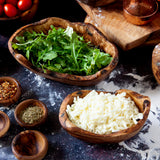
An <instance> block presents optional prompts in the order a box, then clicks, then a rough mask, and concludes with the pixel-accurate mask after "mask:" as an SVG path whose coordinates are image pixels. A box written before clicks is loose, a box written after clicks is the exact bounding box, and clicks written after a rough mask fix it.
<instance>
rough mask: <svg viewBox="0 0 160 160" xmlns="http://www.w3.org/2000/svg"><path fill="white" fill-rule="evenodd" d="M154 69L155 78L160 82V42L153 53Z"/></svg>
mask: <svg viewBox="0 0 160 160" xmlns="http://www.w3.org/2000/svg"><path fill="white" fill-rule="evenodd" d="M152 71H153V74H154V77H155V79H156V80H157V82H158V83H159V84H160V43H159V44H157V45H156V46H155V48H154V50H153V53H152Z"/></svg>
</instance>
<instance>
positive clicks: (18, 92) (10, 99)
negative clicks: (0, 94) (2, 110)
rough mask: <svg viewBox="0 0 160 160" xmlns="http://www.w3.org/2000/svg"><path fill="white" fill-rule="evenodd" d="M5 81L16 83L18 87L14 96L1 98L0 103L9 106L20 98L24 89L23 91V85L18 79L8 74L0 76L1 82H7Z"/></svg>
mask: <svg viewBox="0 0 160 160" xmlns="http://www.w3.org/2000/svg"><path fill="white" fill-rule="evenodd" d="M5 81H7V82H11V83H13V84H14V85H16V87H17V91H16V94H15V95H14V96H13V97H12V98H9V99H6V100H0V104H2V105H6V106H9V105H11V104H13V103H14V102H16V101H18V99H19V98H20V96H21V92H22V91H21V85H20V83H19V81H18V80H17V79H15V78H13V77H8V76H4V77H0V83H1V82H5Z"/></svg>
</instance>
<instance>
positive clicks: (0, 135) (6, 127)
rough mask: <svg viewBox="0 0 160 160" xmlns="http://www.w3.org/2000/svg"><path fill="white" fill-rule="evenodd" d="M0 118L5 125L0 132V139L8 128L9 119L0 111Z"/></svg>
mask: <svg viewBox="0 0 160 160" xmlns="http://www.w3.org/2000/svg"><path fill="white" fill-rule="evenodd" d="M0 116H2V117H3V118H4V120H5V123H6V124H5V126H4V127H3V129H2V130H0V137H3V136H4V135H5V134H6V133H7V131H8V130H9V128H10V119H9V117H8V115H7V114H6V113H5V112H3V111H0Z"/></svg>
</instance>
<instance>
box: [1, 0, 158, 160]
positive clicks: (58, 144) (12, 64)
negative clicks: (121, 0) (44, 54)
mask: <svg viewBox="0 0 160 160" xmlns="http://www.w3.org/2000/svg"><path fill="white" fill-rule="evenodd" d="M85 15H86V14H85V12H84V11H83V10H82V9H81V8H80V6H78V4H77V2H75V0H70V1H64V0H63V1H62V0H59V1H49V0H45V1H41V0H40V5H39V10H38V13H37V15H36V17H35V18H34V19H33V20H32V21H33V22H34V21H37V20H40V19H42V18H46V17H53V16H54V17H61V18H64V19H68V20H70V21H83V20H84V18H85ZM0 27H1V28H3V26H0ZM17 28H18V26H12V27H11V30H10V31H9V32H6V31H5V32H3V30H5V28H3V30H1V31H0V76H12V77H14V78H16V79H17V80H19V82H20V84H21V86H22V89H23V92H22V96H21V98H20V100H19V101H18V102H17V103H16V104H13V105H11V106H10V107H8V108H6V107H3V106H1V107H0V110H2V111H4V112H6V113H7V114H8V115H9V118H10V120H11V127H10V129H9V131H8V133H7V134H6V135H5V136H4V137H3V138H0V160H15V159H16V158H15V157H14V155H13V154H12V151H11V142H12V139H13V138H14V136H15V135H17V134H18V133H19V132H21V131H23V130H25V128H21V127H20V126H19V125H18V124H17V123H16V121H15V119H14V109H15V107H16V105H17V104H18V103H20V102H21V101H23V100H25V99H29V98H35V99H39V100H41V101H43V102H44V103H45V104H46V105H47V107H48V111H49V115H48V119H47V122H46V123H45V124H44V125H43V126H40V127H38V128H35V129H37V130H39V131H41V132H42V133H44V134H45V135H46V137H47V138H48V141H49V149H48V153H47V155H46V157H45V158H44V160H52V159H56V160H76V159H77V160H104V159H107V160H120V159H123V160H140V159H141V155H140V154H138V153H135V152H132V151H129V150H127V149H126V148H124V147H123V146H121V145H119V144H103V145H101V144H89V143H86V142H83V141H81V140H78V139H76V138H74V137H72V136H70V135H69V134H68V133H67V132H66V131H64V130H63V129H62V128H61V126H60V123H59V120H58V113H59V107H60V105H61V103H62V101H63V99H64V98H65V96H67V95H68V94H69V93H72V92H74V91H77V90H81V89H101V88H100V87H98V86H92V87H78V86H70V85H66V84H62V83H59V82H55V81H51V80H49V79H45V78H43V77H40V76H37V75H35V74H34V73H32V72H30V71H29V70H27V69H25V68H24V67H22V66H21V65H20V64H18V62H16V60H15V59H14V58H13V57H12V56H11V54H10V53H9V51H8V48H7V40H8V38H9V37H10V35H11V34H12V33H13V31H14V30H16V29H17ZM152 50H153V47H147V48H137V49H134V50H132V51H128V52H123V51H121V50H120V49H119V53H120V61H119V64H118V66H117V68H116V69H115V70H114V76H110V77H109V78H106V80H105V82H107V83H110V82H113V86H118V87H119V88H124V87H125V88H127V86H130V85H133V87H136V86H137V85H138V81H137V79H134V78H133V77H132V76H130V75H127V74H128V73H133V74H137V75H139V76H145V75H147V77H145V79H144V81H145V80H146V81H147V82H150V85H151V86H152V89H154V88H156V87H157V83H156V81H155V79H154V77H153V74H152V70H151V53H152ZM133 68H134V69H133ZM124 82H125V83H124ZM102 89H103V88H102ZM109 89H112V88H109ZM143 89H144V90H145V88H142V90H143ZM113 91H114V90H113ZM142 92H143V91H142ZM146 125H147V127H145V129H144V130H143V132H144V133H147V132H148V128H149V126H150V125H151V124H150V123H149V122H148V123H147V124H146ZM136 138H138V135H137V136H135V137H133V138H132V139H130V140H128V141H126V144H128V145H129V144H130V143H131V142H133V141H134V140H135V139H136ZM138 147H139V148H140V149H141V150H146V149H148V146H146V145H143V143H140V144H139V146H138Z"/></svg>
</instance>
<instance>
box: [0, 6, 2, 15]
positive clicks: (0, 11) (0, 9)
mask: <svg viewBox="0 0 160 160" xmlns="http://www.w3.org/2000/svg"><path fill="white" fill-rule="evenodd" d="M2 14H3V5H1V4H0V16H1V15H2Z"/></svg>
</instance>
